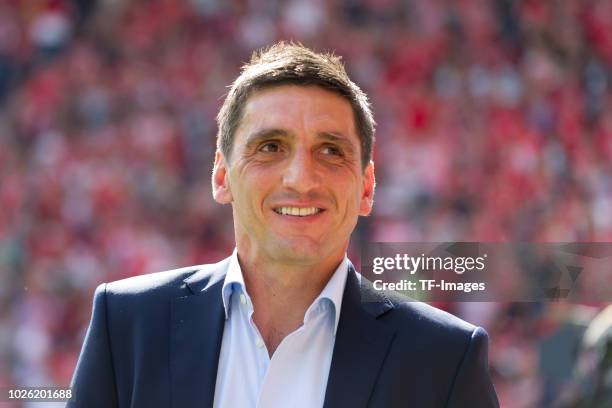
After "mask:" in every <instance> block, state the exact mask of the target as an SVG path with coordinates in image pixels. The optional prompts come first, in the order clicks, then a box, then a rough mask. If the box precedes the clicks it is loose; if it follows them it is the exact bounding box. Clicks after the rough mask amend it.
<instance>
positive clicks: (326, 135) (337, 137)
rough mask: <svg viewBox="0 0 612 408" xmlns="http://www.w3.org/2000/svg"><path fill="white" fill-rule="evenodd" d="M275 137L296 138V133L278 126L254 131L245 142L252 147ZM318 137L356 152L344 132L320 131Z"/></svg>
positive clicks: (246, 146) (247, 147)
mask: <svg viewBox="0 0 612 408" xmlns="http://www.w3.org/2000/svg"><path fill="white" fill-rule="evenodd" d="M274 137H278V138H286V139H295V134H293V132H290V131H287V130H284V129H277V128H270V129H262V130H258V131H257V132H255V133H252V134H250V135H249V136H247V140H246V142H245V148H246V149H250V148H251V147H253V146H254V145H257V144H259V143H261V142H263V141H264V140H267V139H271V138H274ZM317 138H318V139H321V140H325V141H328V142H333V143H337V144H339V145H342V146H343V147H344V148H345V149H346V150H348V151H349V152H350V153H354V152H355V146H354V144H353V142H351V141H350V140H349V139H348V138H347V137H346V136H344V135H343V134H340V133H335V132H319V133H318V134H317Z"/></svg>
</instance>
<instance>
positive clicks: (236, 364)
mask: <svg viewBox="0 0 612 408" xmlns="http://www.w3.org/2000/svg"><path fill="white" fill-rule="evenodd" d="M347 273H348V259H347V258H346V256H345V257H344V259H343V260H342V262H341V263H340V265H339V266H338V268H337V269H336V271H335V272H334V274H333V275H332V277H331V278H330V280H329V281H328V283H327V285H326V286H325V287H324V288H323V290H322V291H321V294H319V296H318V297H317V298H316V299H315V300H314V302H312V304H311V305H310V307H309V308H308V309H307V310H306V313H305V315H304V323H303V324H302V326H300V327H299V328H298V329H297V330H295V331H294V332H292V333H290V334H289V335H288V336H287V337H285V338H284V339H283V340H282V341H281V343H280V344H279V345H278V347H277V348H276V351H275V352H274V354H273V355H272V358H270V357H269V356H268V350H267V348H266V345H265V343H264V342H263V339H262V337H261V335H260V333H259V330H258V329H257V326H256V325H255V323H254V322H253V303H252V302H251V298H250V297H249V294H248V293H247V291H246V287H245V284H244V278H243V276H242V271H241V269H240V264H239V262H238V256H237V253H236V251H235V250H234V253H233V255H232V257H231V260H230V264H229V267H228V271H227V275H226V276H225V281H224V283H223V289H222V295H223V306H224V308H225V326H224V330H223V340H222V343H221V352H220V355H219V367H218V370H217V382H216V386H215V402H214V407H215V408H233V407H241V408H242V407H244V408H250V407H253V408H255V407H257V408H276V407H279V408H280V407H283V408H285V407H295V408H301V407H304V408H316V407H322V406H323V402H324V400H325V390H326V388H327V378H328V376H329V367H330V365H331V359H332V353H333V350H334V342H335V338H336V330H337V328H338V320H339V319H340V306H341V304H342V295H343V293H344V286H345V284H346V277H347Z"/></svg>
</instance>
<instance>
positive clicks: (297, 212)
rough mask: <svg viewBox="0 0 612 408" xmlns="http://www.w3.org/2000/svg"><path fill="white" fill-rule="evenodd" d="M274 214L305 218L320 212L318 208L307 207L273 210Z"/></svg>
mask: <svg viewBox="0 0 612 408" xmlns="http://www.w3.org/2000/svg"><path fill="white" fill-rule="evenodd" d="M274 211H275V212H277V213H278V214H281V215H294V216H298V217H305V216H307V215H313V214H316V213H318V212H320V211H321V209H320V208H316V207H308V208H297V207H281V208H275V209H274Z"/></svg>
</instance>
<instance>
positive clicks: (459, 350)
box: [380, 295, 488, 361]
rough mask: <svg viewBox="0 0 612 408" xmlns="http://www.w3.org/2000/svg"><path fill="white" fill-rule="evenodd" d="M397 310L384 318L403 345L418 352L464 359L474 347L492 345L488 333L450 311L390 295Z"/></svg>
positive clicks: (485, 347)
mask: <svg viewBox="0 0 612 408" xmlns="http://www.w3.org/2000/svg"><path fill="white" fill-rule="evenodd" d="M389 301H390V302H392V304H393V308H392V309H391V310H390V311H389V312H388V313H386V314H385V315H383V316H381V317H380V320H382V321H383V322H384V323H385V324H387V325H391V326H392V327H393V328H394V329H395V331H396V335H397V340H399V341H400V342H401V343H405V344H411V345H412V347H415V348H417V349H421V350H423V351H425V350H435V352H436V354H437V355H439V356H440V357H446V358H449V359H450V360H451V361H452V360H455V361H458V360H461V356H463V355H464V353H466V352H467V351H468V350H469V349H471V348H474V347H476V348H479V349H480V348H482V349H483V350H484V351H486V349H487V345H488V335H487V332H486V331H485V330H484V329H483V328H481V327H477V326H475V325H473V324H471V323H468V322H466V321H465V320H462V319H460V318H459V317H457V316H454V315H452V314H450V313H448V312H445V311H443V310H440V309H438V308H435V307H433V306H431V305H428V304H426V303H423V302H418V301H414V300H411V299H408V298H405V297H403V296H400V295H396V296H390V297H389Z"/></svg>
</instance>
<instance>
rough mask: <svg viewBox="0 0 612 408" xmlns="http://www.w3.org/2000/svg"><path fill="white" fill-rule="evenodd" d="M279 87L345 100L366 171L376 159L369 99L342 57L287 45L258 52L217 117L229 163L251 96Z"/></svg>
mask: <svg viewBox="0 0 612 408" xmlns="http://www.w3.org/2000/svg"><path fill="white" fill-rule="evenodd" d="M279 85H300V86H309V85H315V86H320V87H321V88H323V89H327V90H329V91H332V92H335V93H337V94H339V95H340V96H342V97H344V98H345V99H346V100H347V101H348V102H349V103H350V104H351V107H352V108H353V114H354V120H355V128H356V130H357V134H358V136H359V139H360V142H361V162H362V167H363V168H365V166H366V165H367V164H368V163H369V162H370V160H371V158H372V144H373V142H374V126H375V124H376V123H375V122H374V117H373V115H372V110H371V108H370V103H369V102H368V97H367V96H366V94H365V93H364V92H363V91H362V90H361V89H360V88H359V87H358V86H357V85H355V83H354V82H353V81H351V80H350V78H349V77H348V75H347V73H346V71H345V70H344V66H343V65H342V62H341V61H340V57H338V56H336V55H334V54H332V53H317V52H314V51H312V50H310V49H308V48H306V47H304V46H303V45H301V44H294V43H285V42H279V43H277V44H274V45H272V46H271V47H269V48H265V49H261V50H258V51H255V52H254V53H253V55H252V56H251V60H250V61H249V62H248V63H247V64H245V65H244V66H243V67H242V72H241V74H240V76H239V77H238V78H236V80H235V81H234V83H233V84H232V85H231V88H230V91H229V93H228V94H227V96H226V98H225V101H224V102H223V106H222V107H221V109H220V110H219V113H218V114H217V124H218V125H219V130H218V133H217V148H218V149H219V150H220V151H221V152H222V153H223V155H224V156H225V157H226V158H227V159H228V160H229V159H230V156H231V152H232V146H233V144H234V136H235V133H236V130H237V129H238V126H239V124H240V120H241V118H242V110H243V108H244V105H245V104H246V102H247V99H248V98H249V96H250V95H251V94H252V93H253V92H254V91H257V90H260V89H263V88H269V87H273V86H279Z"/></svg>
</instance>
